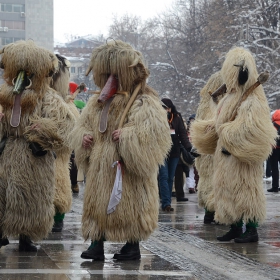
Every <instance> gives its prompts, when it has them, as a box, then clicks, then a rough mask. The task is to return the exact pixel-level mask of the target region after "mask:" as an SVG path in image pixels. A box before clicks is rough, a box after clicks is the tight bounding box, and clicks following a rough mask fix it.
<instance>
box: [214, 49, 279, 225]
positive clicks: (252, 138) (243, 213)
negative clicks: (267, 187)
mask: <svg viewBox="0 0 280 280" xmlns="http://www.w3.org/2000/svg"><path fill="white" fill-rule="evenodd" d="M241 61H242V63H243V62H244V64H243V68H247V69H248V73H249V76H248V80H247V82H246V83H245V84H244V85H242V86H241V85H240V84H239V83H238V75H239V67H236V66H234V65H237V64H239V63H240V62H241ZM221 75H222V78H223V81H224V83H226V85H227V94H226V95H225V97H224V98H223V99H222V100H221V101H220V102H219V104H218V107H217V113H216V119H215V129H216V132H217V135H218V137H219V138H218V141H217V148H216V151H215V154H214V176H213V185H214V188H215V190H214V191H215V220H216V221H218V222H220V223H222V224H233V223H235V222H238V221H240V220H243V222H244V223H247V222H248V221H249V220H250V221H256V222H259V223H261V222H262V221H263V220H264V219H265V217H266V199H265V195H264V191H263V182H262V174H263V167H262V164H263V162H264V160H266V159H267V158H268V156H269V154H270V153H271V151H272V147H273V146H274V145H275V139H276V137H277V133H276V129H275V128H274V127H273V125H272V122H271V119H270V111H269V107H268V103H267V100H266V96H265V94H264V91H263V87H262V86H261V85H260V86H258V87H257V88H256V89H255V90H254V91H253V93H252V94H250V95H249V97H248V98H247V99H246V100H245V101H244V102H242V103H241V106H240V107H239V109H238V111H237V116H236V118H235V120H234V121H229V119H230V118H231V115H232V113H233V111H234V109H235V107H236V105H237V104H238V102H239V100H240V98H241V96H242V94H243V93H244V92H245V91H246V90H247V89H248V88H249V87H250V86H251V85H253V84H254V83H255V82H256V81H257V78H258V73H257V69H256V64H255V61H254V58H253V56H252V55H251V53H250V52H249V51H248V50H246V49H244V48H234V49H232V50H231V51H229V53H228V54H227V56H226V59H225V62H224V64H223V67H222V70H221ZM222 148H225V149H226V150H227V151H229V152H230V154H231V155H229V156H227V155H225V154H223V153H222V152H221V150H222Z"/></svg>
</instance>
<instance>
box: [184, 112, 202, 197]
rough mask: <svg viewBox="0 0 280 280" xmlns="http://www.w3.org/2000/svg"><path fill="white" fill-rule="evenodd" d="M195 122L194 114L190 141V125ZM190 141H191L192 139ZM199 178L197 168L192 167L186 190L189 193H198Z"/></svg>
mask: <svg viewBox="0 0 280 280" xmlns="http://www.w3.org/2000/svg"><path fill="white" fill-rule="evenodd" d="M194 120H195V114H192V115H191V116H190V117H189V120H188V128H187V132H188V137H189V139H190V136H189V133H190V132H189V131H190V125H191V123H192V122H193V121H194ZM190 141H191V139H190ZM198 178H199V176H198V172H197V170H196V168H195V166H194V165H192V166H190V167H189V176H188V177H187V180H186V188H187V189H189V193H195V192H196V187H197V183H198Z"/></svg>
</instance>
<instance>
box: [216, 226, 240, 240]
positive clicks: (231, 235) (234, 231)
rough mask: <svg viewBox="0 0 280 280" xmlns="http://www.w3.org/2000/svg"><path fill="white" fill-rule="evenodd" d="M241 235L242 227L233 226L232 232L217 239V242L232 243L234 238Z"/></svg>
mask: <svg viewBox="0 0 280 280" xmlns="http://www.w3.org/2000/svg"><path fill="white" fill-rule="evenodd" d="M241 234H242V227H238V226H236V225H231V226H230V230H229V231H228V232H227V233H226V234H225V235H223V236H219V237H217V240H219V241H230V240H232V239H234V238H237V237H240V235H241Z"/></svg>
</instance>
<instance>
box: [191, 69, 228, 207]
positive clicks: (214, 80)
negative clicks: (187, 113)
mask: <svg viewBox="0 0 280 280" xmlns="http://www.w3.org/2000/svg"><path fill="white" fill-rule="evenodd" d="M221 85H222V78H221V74H220V72H217V73H215V74H213V75H212V76H211V77H210V79H209V80H208V82H207V84H206V85H205V86H204V87H203V89H202V90H201V92H200V103H199V105H198V108H197V111H196V119H197V120H213V119H214V117H215V112H216V109H217V104H216V103H215V102H214V101H213V98H212V97H211V96H210V93H213V92H214V91H215V90H216V89H217V88H219V87H220V86H221ZM221 98H222V96H219V97H218V100H219V99H221ZM195 166H196V169H197V171H198V174H199V180H198V204H199V206H201V207H204V208H206V209H207V210H208V211H210V212H214V211H215V209H214V192H213V185H212V178H213V174H214V168H213V155H205V154H202V155H200V156H199V157H197V158H196V159H195Z"/></svg>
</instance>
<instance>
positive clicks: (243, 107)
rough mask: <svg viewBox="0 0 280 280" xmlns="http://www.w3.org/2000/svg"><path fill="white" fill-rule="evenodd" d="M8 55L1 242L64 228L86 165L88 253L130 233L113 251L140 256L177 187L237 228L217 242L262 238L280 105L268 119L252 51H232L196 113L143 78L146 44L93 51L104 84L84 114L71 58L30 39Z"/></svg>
mask: <svg viewBox="0 0 280 280" xmlns="http://www.w3.org/2000/svg"><path fill="white" fill-rule="evenodd" d="M0 54H1V56H2V58H1V64H0V66H1V68H2V69H3V73H4V74H3V77H4V80H5V83H4V84H3V85H2V86H1V89H0V105H1V107H0V119H1V122H0V137H1V142H0V248H1V247H2V246H6V245H8V244H9V240H8V238H9V236H13V235H16V236H19V250H20V251H27V252H28V251H37V247H36V246H35V245H34V243H33V241H36V240H39V239H42V238H45V237H46V236H47V235H48V233H49V232H50V231H51V230H52V231H54V232H59V231H61V230H62V229H63V219H64V216H65V213H67V212H69V211H70V209H71V203H72V193H78V192H79V187H78V184H77V176H78V171H81V172H82V173H83V174H84V175H85V176H86V184H85V191H84V205H83V215H82V228H81V231H82V235H83V237H84V239H85V240H90V241H91V244H90V246H89V247H88V249H87V250H85V251H84V252H82V254H81V258H84V259H93V260H99V261H102V260H104V258H105V255H104V242H106V241H107V240H109V241H116V242H124V243H125V245H124V246H123V247H122V248H121V250H120V252H116V253H115V254H114V257H113V258H114V259H116V260H138V259H140V258H141V254H140V248H139V242H140V241H141V240H145V239H147V238H148V237H149V236H150V234H151V233H152V232H153V231H154V230H155V228H156V227H157V220H158V214H159V211H160V210H161V211H165V212H172V211H174V208H173V207H172V205H171V202H172V194H173V187H174V189H175V191H174V193H175V196H176V200H177V201H178V202H187V201H188V198H187V197H186V195H185V194H186V193H189V194H194V193H196V192H198V203H199V205H200V206H201V207H203V208H204V209H205V216H204V221H203V222H204V223H205V224H217V223H219V224H225V225H229V226H230V230H229V232H227V233H226V234H225V235H223V236H219V237H217V239H218V240H219V241H230V240H232V239H234V241H235V242H239V243H244V242H256V241H258V233H257V227H258V225H259V223H261V222H262V221H263V220H264V219H265V213H266V208H265V196H264V192H263V185H262V174H263V171H262V170H263V162H264V161H265V160H266V159H268V162H269V163H270V166H271V173H272V189H269V190H268V191H269V192H271V191H272V192H278V189H279V182H278V181H279V170H278V162H279V148H280V145H278V144H276V143H275V139H276V138H277V131H278V128H279V127H280V110H277V111H276V112H275V113H274V114H273V116H272V121H271V119H270V112H269V107H268V104H267V100H266V97H265V94H264V91H263V88H262V86H261V84H262V83H264V82H265V79H266V76H265V75H260V76H258V74H257V69H256V64H255V61H254V58H253V56H252V53H251V52H250V51H248V50H247V49H244V48H240V47H235V48H233V49H231V50H230V51H229V52H228V53H227V55H226V58H225V61H224V63H223V66H222V68H221V70H220V71H218V72H216V73H215V74H213V75H212V76H211V77H210V79H209V80H208V82H207V84H206V85H205V86H204V87H203V89H202V90H201V92H200V103H199V106H198V109H197V111H196V112H195V113H194V114H192V115H191V116H189V118H188V121H187V122H186V121H185V120H184V119H183V118H182V115H181V114H180V112H178V111H177V109H176V107H175V106H174V103H173V102H172V100H171V99H170V98H162V99H160V97H159V94H158V93H157V92H156V91H155V90H154V89H153V88H151V87H150V86H148V85H147V84H146V81H147V78H148V76H149V69H148V68H147V66H146V64H145V62H144V59H143V56H142V54H141V53H140V52H138V51H137V50H135V49H134V48H133V47H132V46H130V45H129V44H127V43H125V42H122V41H120V40H116V41H115V40H113V41H108V42H106V44H104V45H101V46H99V47H97V48H95V49H94V50H93V52H92V56H91V60H90V64H89V68H88V70H87V72H86V75H89V74H90V73H91V72H92V75H93V80H94V83H95V84H96V86H97V87H99V88H100V91H99V92H96V94H94V95H93V96H92V97H91V98H90V99H89V101H88V103H87V105H86V106H85V107H84V108H83V110H82V111H81V113H80V112H79V111H78V109H77V108H76V106H75V103H74V102H73V96H72V98H71V95H70V90H69V67H70V63H69V61H68V60H67V59H66V58H65V57H63V56H61V55H58V54H57V55H55V54H53V53H52V52H50V51H47V50H45V49H43V48H41V47H39V46H37V45H36V44H35V43H34V42H32V41H19V42H16V43H13V44H9V45H7V46H5V48H4V49H2V50H0ZM76 90H77V91H81V90H83V87H81V86H80V87H79V88H77V89H76ZM252 93H253V94H252ZM272 147H274V148H273V149H272ZM70 162H71V164H70ZM276 166H277V168H276ZM159 198H160V199H159ZM159 203H160V204H161V205H159ZM243 228H245V231H244V232H243Z"/></svg>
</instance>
